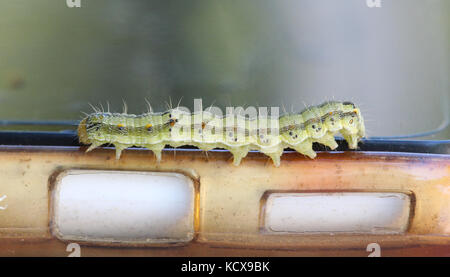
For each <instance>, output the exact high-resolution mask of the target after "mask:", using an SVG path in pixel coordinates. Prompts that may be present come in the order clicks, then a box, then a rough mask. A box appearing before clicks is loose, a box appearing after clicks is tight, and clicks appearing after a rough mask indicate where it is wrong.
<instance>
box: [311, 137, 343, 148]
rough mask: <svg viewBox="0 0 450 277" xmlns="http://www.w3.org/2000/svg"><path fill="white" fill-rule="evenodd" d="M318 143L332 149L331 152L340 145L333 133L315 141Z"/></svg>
mask: <svg viewBox="0 0 450 277" xmlns="http://www.w3.org/2000/svg"><path fill="white" fill-rule="evenodd" d="M315 141H317V142H318V143H321V144H323V145H325V146H328V147H330V148H331V150H334V149H336V148H337V147H338V144H337V142H336V140H335V139H334V136H333V134H332V133H326V134H325V135H324V136H323V137H321V138H318V139H315Z"/></svg>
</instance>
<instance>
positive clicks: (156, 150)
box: [145, 143, 165, 163]
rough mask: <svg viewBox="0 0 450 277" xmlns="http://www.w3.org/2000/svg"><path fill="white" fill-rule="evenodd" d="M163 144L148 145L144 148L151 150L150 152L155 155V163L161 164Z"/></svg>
mask: <svg viewBox="0 0 450 277" xmlns="http://www.w3.org/2000/svg"><path fill="white" fill-rule="evenodd" d="M164 146H165V144H160V143H158V144H149V145H146V146H145V148H148V149H150V150H152V152H153V153H154V154H155V157H156V161H157V162H158V163H159V162H161V152H162V150H163V149H164Z"/></svg>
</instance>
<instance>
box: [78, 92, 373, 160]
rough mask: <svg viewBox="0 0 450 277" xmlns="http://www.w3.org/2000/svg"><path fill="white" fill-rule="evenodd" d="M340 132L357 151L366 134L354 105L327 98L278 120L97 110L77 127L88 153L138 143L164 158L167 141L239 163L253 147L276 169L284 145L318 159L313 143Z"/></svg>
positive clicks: (205, 113) (175, 111)
mask: <svg viewBox="0 0 450 277" xmlns="http://www.w3.org/2000/svg"><path fill="white" fill-rule="evenodd" d="M337 133H341V134H342V136H343V137H344V139H345V140H346V141H347V143H348V145H349V148H351V149H356V148H357V145H358V141H359V140H360V139H361V138H362V137H364V135H365V127H364V120H363V117H362V115H361V112H360V110H359V108H357V107H356V106H355V105H354V104H353V103H350V102H336V101H332V102H325V103H323V104H321V105H318V106H312V107H309V108H307V109H305V110H304V111H302V112H300V113H294V114H285V115H282V116H280V117H277V118H273V117H270V116H259V117H257V118H248V117H245V116H242V115H240V114H227V115H225V116H219V115H215V114H213V113H211V112H208V111H202V112H198V113H193V114H192V113H190V112H187V111H184V110H182V109H178V108H176V109H170V110H168V111H166V112H164V113H152V112H149V113H145V114H142V115H133V114H126V113H109V112H99V111H97V112H95V113H93V114H90V115H88V116H87V117H86V118H84V119H83V120H82V121H81V122H80V124H79V126H78V137H79V140H80V143H82V144H87V145H89V144H90V147H89V148H88V149H87V151H91V150H93V149H95V148H96V147H99V146H100V145H103V144H113V145H114V146H115V147H116V158H117V159H119V158H120V155H121V152H122V150H124V149H126V148H128V147H131V146H138V147H145V148H148V149H150V150H152V151H153V152H154V153H155V155H156V158H157V160H158V162H159V161H160V160H161V151H162V149H163V148H164V147H165V146H166V145H170V146H172V147H179V146H182V145H192V146H196V147H198V148H200V149H202V150H205V151H208V150H211V149H214V148H225V149H227V150H229V151H230V152H231V153H232V154H233V158H234V161H233V163H234V164H235V165H239V164H240V162H241V160H242V158H244V157H245V156H246V155H247V153H248V152H249V151H250V150H258V151H260V152H262V153H264V154H266V155H267V156H269V157H270V158H271V159H272V160H273V162H274V164H275V166H277V167H278V166H279V165H280V157H281V155H282V153H283V150H284V149H285V148H292V149H295V150H296V151H297V152H299V153H301V154H304V155H306V156H308V157H310V158H311V159H313V158H315V157H316V153H315V152H314V151H313V149H312V144H313V142H318V143H321V144H323V145H326V146H328V147H330V148H331V149H336V147H337V146H338V145H337V143H336V141H335V139H334V135H335V134H337Z"/></svg>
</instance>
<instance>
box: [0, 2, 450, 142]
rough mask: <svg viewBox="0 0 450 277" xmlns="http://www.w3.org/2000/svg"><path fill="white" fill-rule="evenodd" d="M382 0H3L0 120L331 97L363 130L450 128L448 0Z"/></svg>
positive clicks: (299, 102) (294, 105)
mask: <svg viewBox="0 0 450 277" xmlns="http://www.w3.org/2000/svg"><path fill="white" fill-rule="evenodd" d="M381 3H382V6H381V7H380V8H369V7H368V6H367V4H366V0H345V1H335V0H296V1H295V0H292V1H291V0H278V1H272V0H246V1H238V0H233V1H217V0H204V1H203V0H191V1H183V0H180V1H149V0H132V1H126V0H95V1H94V0H81V5H82V7H81V8H68V7H67V5H66V1H65V0H58V1H55V0H33V1H30V0H0V119H1V120H34V121H45V120H78V119H80V118H81V116H82V113H81V112H82V111H83V112H90V111H92V109H91V108H90V107H89V105H88V103H91V104H93V105H97V106H98V105H99V104H100V103H102V104H103V105H104V106H106V102H107V101H108V102H109V103H110V104H111V109H112V110H116V111H121V110H122V99H124V100H125V101H126V102H127V104H128V107H129V112H132V113H141V112H144V111H146V110H147V108H146V104H145V101H144V99H145V98H147V99H149V100H150V102H151V103H152V106H153V108H154V109H155V110H159V111H162V110H164V109H166V106H165V103H166V102H169V101H170V99H171V101H172V102H173V103H174V104H176V103H177V102H178V101H179V100H180V99H181V98H182V103H181V104H182V105H183V106H186V107H189V108H192V107H193V99H194V98H202V99H203V105H204V107H205V108H206V107H207V106H209V105H211V104H214V105H215V106H218V107H221V108H223V107H226V106H244V105H251V106H279V107H280V108H281V110H282V109H283V108H282V107H285V108H286V110H288V111H291V110H292V111H300V110H302V109H303V108H304V103H305V104H307V105H312V104H319V103H321V102H323V101H326V100H332V99H335V100H350V101H353V102H355V103H356V104H358V105H359V106H360V107H361V110H362V112H363V115H364V116H365V117H366V119H367V122H366V125H367V129H368V135H369V136H405V135H412V134H417V133H423V132H429V131H433V130H440V132H437V133H436V134H434V135H432V136H423V137H426V138H431V139H450V129H449V128H448V122H449V119H450V115H449V112H450V111H449V110H450V85H449V76H450V54H449V53H450V1H448V0H383V1H381ZM24 128H25V127H24Z"/></svg>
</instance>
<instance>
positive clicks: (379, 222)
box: [264, 192, 411, 234]
mask: <svg viewBox="0 0 450 277" xmlns="http://www.w3.org/2000/svg"><path fill="white" fill-rule="evenodd" d="M410 202H411V200H410V197H409V196H408V195H407V194H404V193H378V192H344V193H272V194H270V195H269V196H268V198H267V201H266V205H265V217H264V224H265V229H266V230H267V231H268V232H271V233H371V234H395V233H403V232H405V230H406V228H407V226H408V221H409V213H410Z"/></svg>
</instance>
